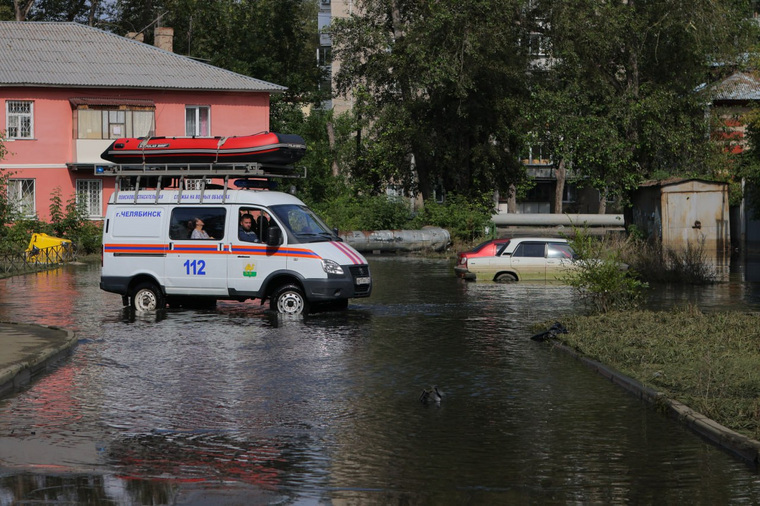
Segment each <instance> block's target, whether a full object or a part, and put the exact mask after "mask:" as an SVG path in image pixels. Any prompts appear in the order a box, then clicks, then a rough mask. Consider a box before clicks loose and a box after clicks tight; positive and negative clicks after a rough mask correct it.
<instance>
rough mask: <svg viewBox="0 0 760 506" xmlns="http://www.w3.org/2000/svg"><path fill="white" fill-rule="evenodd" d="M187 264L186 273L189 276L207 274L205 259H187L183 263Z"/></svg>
mask: <svg viewBox="0 0 760 506" xmlns="http://www.w3.org/2000/svg"><path fill="white" fill-rule="evenodd" d="M183 265H184V266H185V274H187V275H188V276H205V275H206V261H205V260H193V261H192V262H191V261H190V260H185V263H184V264H183Z"/></svg>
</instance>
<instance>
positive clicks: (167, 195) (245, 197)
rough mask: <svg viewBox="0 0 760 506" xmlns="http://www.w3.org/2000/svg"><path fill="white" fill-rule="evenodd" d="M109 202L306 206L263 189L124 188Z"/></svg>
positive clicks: (278, 193) (293, 199) (296, 199)
mask: <svg viewBox="0 0 760 506" xmlns="http://www.w3.org/2000/svg"><path fill="white" fill-rule="evenodd" d="M109 204H125V205H135V204H139V205H153V204H160V205H166V204H181V205H187V204H192V205H220V204H257V205H261V206H267V207H268V206H273V205H282V204H293V205H299V206H302V205H304V203H303V202H302V201H301V200H300V199H299V198H297V197H295V196H293V195H291V194H289V193H283V192H273V191H261V190H226V191H225V190H182V191H181V192H180V191H179V190H160V191H156V190H140V191H138V192H136V193H135V192H134V191H129V190H122V191H120V192H114V194H113V195H111V198H110V200H109Z"/></svg>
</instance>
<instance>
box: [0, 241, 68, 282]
mask: <svg viewBox="0 0 760 506" xmlns="http://www.w3.org/2000/svg"><path fill="white" fill-rule="evenodd" d="M75 259H76V247H75V246H73V245H72V244H71V243H69V244H63V245H56V246H50V247H47V248H37V247H32V249H31V250H28V251H25V252H22V253H19V252H12V253H0V278H7V277H10V276H17V275H19V274H27V273H29V272H38V271H44V270H47V269H53V268H55V267H58V266H59V265H61V264H65V263H67V262H71V261H73V260H75Z"/></svg>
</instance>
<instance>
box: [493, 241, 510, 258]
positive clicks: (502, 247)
mask: <svg viewBox="0 0 760 506" xmlns="http://www.w3.org/2000/svg"><path fill="white" fill-rule="evenodd" d="M507 246H509V241H507V242H505V243H504V244H498V245H497V249H496V256H497V257H498V256H501V254H502V253H504V250H505V249H507Z"/></svg>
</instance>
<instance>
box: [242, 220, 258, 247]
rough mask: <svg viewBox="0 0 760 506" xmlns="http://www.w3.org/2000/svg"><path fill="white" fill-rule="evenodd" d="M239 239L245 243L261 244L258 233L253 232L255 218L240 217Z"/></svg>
mask: <svg viewBox="0 0 760 506" xmlns="http://www.w3.org/2000/svg"><path fill="white" fill-rule="evenodd" d="M238 239H240V240H241V241H245V242H259V238H258V236H257V235H256V232H254V231H253V216H252V215H250V214H247V213H246V214H244V215H242V216H240V226H239V227H238Z"/></svg>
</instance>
